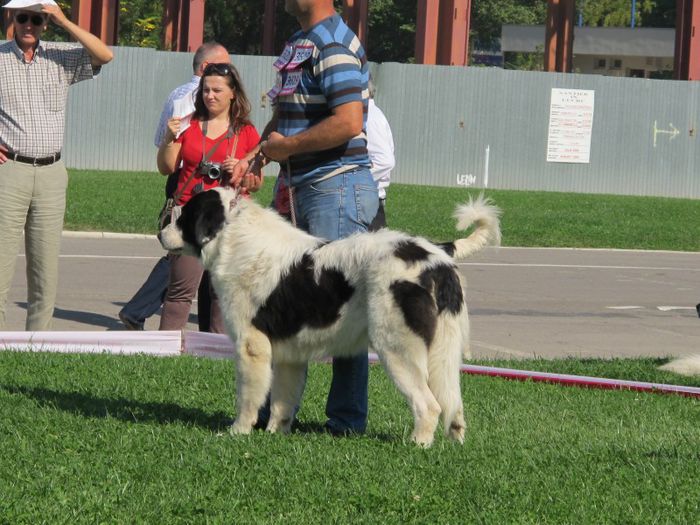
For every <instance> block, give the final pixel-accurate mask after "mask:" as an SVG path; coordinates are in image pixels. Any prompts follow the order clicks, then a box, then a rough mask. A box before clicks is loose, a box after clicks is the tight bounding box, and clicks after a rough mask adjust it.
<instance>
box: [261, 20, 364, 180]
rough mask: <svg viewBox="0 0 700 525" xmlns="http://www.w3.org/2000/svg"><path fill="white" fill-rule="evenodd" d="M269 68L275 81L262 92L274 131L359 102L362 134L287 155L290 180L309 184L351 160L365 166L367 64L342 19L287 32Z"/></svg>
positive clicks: (295, 129)
mask: <svg viewBox="0 0 700 525" xmlns="http://www.w3.org/2000/svg"><path fill="white" fill-rule="evenodd" d="M274 67H275V69H276V70H277V73H278V74H277V82H276V84H275V86H274V87H273V88H272V89H271V90H270V92H269V93H268V95H269V97H270V98H271V99H272V101H273V103H275V104H277V115H278V125H277V131H278V132H279V133H281V134H282V135H284V136H287V137H288V136H292V135H296V134H297V133H300V132H302V131H304V130H306V129H308V128H309V127H311V126H313V125H314V124H317V123H318V122H319V121H321V120H323V119H325V118H327V117H329V116H331V114H332V112H331V111H332V109H333V108H335V107H337V106H340V105H342V104H347V103H348V102H356V101H357V102H362V105H363V126H362V127H363V131H362V133H360V134H359V135H357V136H355V137H354V138H352V139H351V140H350V141H348V142H346V143H345V144H341V145H340V146H338V147H336V148H332V149H329V150H325V151H320V152H313V153H304V154H300V155H294V156H292V157H291V158H290V164H291V170H292V184H293V185H295V186H299V185H303V184H307V183H309V182H313V181H314V180H316V179H318V178H319V177H322V176H323V175H325V174H327V173H329V172H331V171H333V170H335V169H338V168H341V167H343V166H348V165H351V164H355V165H358V166H364V167H370V165H371V164H370V160H369V157H368V155H367V135H366V131H365V130H366V125H367V106H368V101H369V92H368V90H367V81H368V80H369V67H368V64H367V58H366V56H365V51H364V49H363V48H362V45H361V44H360V41H359V39H358V38H357V36H355V34H354V33H353V32H352V31H351V30H350V28H349V27H348V26H347V25H346V24H345V22H343V20H342V18H341V17H340V16H339V15H337V14H336V15H333V16H331V17H329V18H326V19H325V20H323V21H321V22H319V23H318V24H316V25H315V26H314V27H312V28H311V29H309V30H308V31H306V32H305V31H298V32H297V33H295V34H294V35H292V37H291V38H290V39H289V41H288V42H287V43H286V44H285V50H284V51H283V52H282V54H281V55H280V57H279V58H278V59H277V60H276V61H275V63H274ZM282 168H283V169H284V170H286V166H285V165H284V163H283V165H282Z"/></svg>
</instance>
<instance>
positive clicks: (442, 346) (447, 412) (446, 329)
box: [428, 317, 466, 443]
mask: <svg viewBox="0 0 700 525" xmlns="http://www.w3.org/2000/svg"><path fill="white" fill-rule="evenodd" d="M462 344H463V338H462V334H461V330H460V319H459V318H457V319H455V318H452V319H448V318H445V317H442V318H441V319H439V322H438V326H437V330H436V331H435V340H434V341H433V344H432V345H431V347H430V351H429V352H428V385H430V390H431V392H432V393H433V395H434V396H435V399H437V402H438V403H440V408H441V409H442V423H443V426H444V428H445V434H446V435H447V436H448V437H449V438H450V439H454V440H455V441H458V442H459V443H464V431H465V427H466V423H465V421H464V407H463V403H462V391H461V385H460V370H459V369H460V364H461V360H462V359H461V358H462V350H463V349H462Z"/></svg>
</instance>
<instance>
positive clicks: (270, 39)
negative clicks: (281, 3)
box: [262, 0, 277, 55]
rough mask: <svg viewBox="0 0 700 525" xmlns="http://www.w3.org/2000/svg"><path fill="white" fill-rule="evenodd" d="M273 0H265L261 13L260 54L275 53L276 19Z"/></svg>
mask: <svg viewBox="0 0 700 525" xmlns="http://www.w3.org/2000/svg"><path fill="white" fill-rule="evenodd" d="M276 4H277V2H276V1H275V0H265V14H264V15H263V40H262V54H263V55H275V54H277V53H276V52H275V25H276V23H277V20H276V16H277V13H276V9H275V7H276Z"/></svg>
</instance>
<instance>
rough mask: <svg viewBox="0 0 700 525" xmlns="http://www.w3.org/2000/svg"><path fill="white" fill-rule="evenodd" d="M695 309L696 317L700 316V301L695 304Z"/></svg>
mask: <svg viewBox="0 0 700 525" xmlns="http://www.w3.org/2000/svg"><path fill="white" fill-rule="evenodd" d="M695 309H696V310H697V311H698V317H700V303H698V304H697V306H696V307H695Z"/></svg>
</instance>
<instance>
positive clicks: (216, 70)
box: [204, 62, 233, 77]
mask: <svg viewBox="0 0 700 525" xmlns="http://www.w3.org/2000/svg"><path fill="white" fill-rule="evenodd" d="M207 75H221V76H226V75H233V70H232V69H231V65H230V64H224V63H223V62H220V63H215V62H214V63H211V64H207V67H205V68H204V76H205V77H206V76H207Z"/></svg>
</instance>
